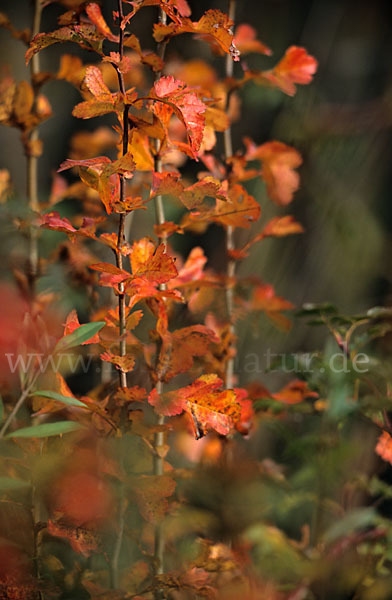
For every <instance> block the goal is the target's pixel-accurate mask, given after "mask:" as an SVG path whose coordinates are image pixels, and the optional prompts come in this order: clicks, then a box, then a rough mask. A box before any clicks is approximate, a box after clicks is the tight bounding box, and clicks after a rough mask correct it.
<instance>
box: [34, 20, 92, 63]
mask: <svg viewBox="0 0 392 600" xmlns="http://www.w3.org/2000/svg"><path fill="white" fill-rule="evenodd" d="M102 41H103V36H102V34H101V33H100V32H99V31H98V30H97V29H96V27H94V26H93V25H85V24H82V25H73V26H72V27H61V28H60V29H57V30H56V31H51V32H50V33H38V34H37V35H36V36H34V37H33V39H32V40H31V42H30V47H29V48H28V50H27V52H26V54H25V59H26V64H28V63H29V61H30V60H31V58H32V56H34V54H36V53H37V52H39V51H40V50H42V49H43V48H47V47H48V46H51V45H52V44H57V43H61V42H75V43H76V44H78V45H79V46H80V47H81V48H84V49H86V50H95V51H97V52H98V53H101V46H102Z"/></svg>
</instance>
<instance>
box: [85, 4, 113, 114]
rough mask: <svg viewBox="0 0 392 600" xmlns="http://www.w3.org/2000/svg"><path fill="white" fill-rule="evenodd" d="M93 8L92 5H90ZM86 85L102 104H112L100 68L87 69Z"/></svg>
mask: <svg viewBox="0 0 392 600" xmlns="http://www.w3.org/2000/svg"><path fill="white" fill-rule="evenodd" d="M90 6H91V5H90ZM84 83H85V84H86V87H87V89H88V90H89V91H90V92H91V93H92V95H93V96H94V97H95V98H97V100H101V101H102V102H112V94H111V91H110V90H109V88H108V87H107V85H106V84H105V83H104V80H103V77H102V73H101V71H100V70H99V69H98V67H94V66H89V67H87V69H86V75H85V77H84Z"/></svg>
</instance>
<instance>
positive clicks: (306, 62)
mask: <svg viewBox="0 0 392 600" xmlns="http://www.w3.org/2000/svg"><path fill="white" fill-rule="evenodd" d="M316 70H317V60H316V59H315V58H314V57H313V56H310V54H308V53H307V51H306V50H305V48H301V47H298V46H290V48H288V49H287V50H286V53H285V55H284V57H283V58H282V59H281V60H280V61H279V62H278V64H277V65H276V66H275V67H274V68H273V69H272V71H264V72H263V73H262V75H263V76H264V77H265V78H266V80H267V81H268V82H269V83H271V84H272V85H274V86H276V87H278V88H279V89H281V90H282V92H284V93H285V94H288V95H289V96H294V94H295V92H296V91H297V90H296V87H295V84H296V83H299V84H302V85H304V84H307V83H310V82H311V81H312V79H313V75H314V74H315V72H316Z"/></svg>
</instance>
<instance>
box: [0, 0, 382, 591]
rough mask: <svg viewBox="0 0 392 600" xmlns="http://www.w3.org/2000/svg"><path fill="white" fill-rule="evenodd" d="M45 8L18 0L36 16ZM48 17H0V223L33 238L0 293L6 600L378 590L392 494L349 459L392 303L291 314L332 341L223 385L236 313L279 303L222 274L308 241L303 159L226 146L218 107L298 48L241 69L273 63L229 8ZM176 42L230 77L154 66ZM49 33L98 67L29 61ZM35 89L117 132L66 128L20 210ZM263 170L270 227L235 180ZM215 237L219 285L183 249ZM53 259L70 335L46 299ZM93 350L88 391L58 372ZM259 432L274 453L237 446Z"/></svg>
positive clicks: (286, 88)
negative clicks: (276, 382) (54, 88)
mask: <svg viewBox="0 0 392 600" xmlns="http://www.w3.org/2000/svg"><path fill="white" fill-rule="evenodd" d="M48 4H51V2H40V0H36V16H37V15H38V16H40V11H41V10H42V9H44V8H45V7H46V5H48ZM63 4H65V5H66V7H67V9H68V10H66V11H65V12H64V13H63V14H61V15H60V16H59V19H58V25H59V27H58V28H57V29H56V30H54V31H51V32H41V31H33V34H34V35H30V33H29V32H21V31H17V30H16V29H15V28H14V27H13V25H12V24H11V22H10V21H9V19H8V18H7V17H6V16H5V15H3V14H1V15H0V25H1V26H2V27H4V28H6V29H7V30H8V31H9V32H10V34H11V35H13V36H14V37H16V38H17V39H18V40H21V41H22V42H24V43H25V44H26V45H27V50H26V53H25V59H26V64H31V65H32V68H31V78H30V80H29V81H22V82H19V83H17V82H16V81H14V79H13V78H12V76H11V75H10V74H6V75H5V77H4V78H3V79H2V81H1V83H0V122H1V123H2V124H3V125H5V126H9V127H13V128H16V129H17V130H18V131H19V132H20V136H21V141H22V144H23V147H24V151H25V155H26V164H27V170H28V173H29V179H28V190H27V196H28V207H27V209H26V210H25V212H24V214H23V218H22V217H18V219H14V221H16V225H17V227H18V228H19V231H20V235H21V236H26V237H27V238H28V239H29V242H30V246H29V252H30V254H29V257H28V265H27V267H26V268H25V270H24V271H23V269H22V270H20V269H19V270H16V271H15V273H14V275H15V281H16V284H17V288H16V286H15V287H12V286H11V285H10V284H8V283H3V284H1V289H0V293H1V296H2V298H3V299H5V300H6V306H7V309H6V310H5V312H4V313H3V314H2V315H0V324H1V327H0V349H1V352H2V356H1V358H0V376H1V385H2V391H3V396H2V398H3V399H1V402H0V423H1V429H0V446H1V451H2V456H1V475H0V494H1V498H0V522H1V523H2V526H1V527H2V529H1V534H0V538H1V539H0V590H1V591H0V596H1V597H4V598H10V599H12V598H14V599H16V598H74V599H75V600H76V599H78V598H96V599H98V598H102V599H104V598H114V599H119V600H120V599H124V600H125V599H126V598H146V599H148V598H157V599H158V598H178V599H180V598H181V599H182V598H184V599H185V598H229V599H230V598H233V599H234V598H248V599H249V600H250V599H252V598H268V599H271V600H275V599H276V600H295V599H297V600H298V599H300V598H301V599H303V600H306V599H308V600H312V599H316V598H324V597H326V595H325V589H327V590H328V592H327V593H328V597H331V598H332V597H334V598H343V597H355V598H363V599H364V600H366V599H369V598H371V597H372V596H371V594H372V591H373V590H376V592H375V593H378V596H374V597H377V598H380V599H382V598H387V597H388V593H389V592H388V585H389V583H388V582H389V581H390V577H391V572H390V567H391V563H390V560H391V556H390V549H389V542H390V537H391V534H392V524H391V520H390V519H389V518H388V515H385V514H382V511H379V510H377V505H378V504H380V503H383V502H385V501H387V500H388V499H389V498H390V497H391V489H390V486H389V485H388V484H387V483H385V482H384V481H383V480H382V479H381V478H378V477H377V476H376V475H374V468H373V465H371V464H370V465H367V466H366V467H364V466H363V461H364V460H365V458H366V457H367V460H368V462H369V459H368V457H369V455H371V456H372V457H373V458H372V459H371V461H370V462H372V461H376V457H377V455H378V456H379V457H381V459H382V460H383V461H385V462H389V463H392V437H391V435H392V426H391V424H390V421H389V418H388V409H389V403H390V395H391V392H390V385H389V383H388V378H389V373H388V366H387V365H385V364H384V363H383V361H382V359H381V358H379V357H378V356H377V352H376V350H377V347H376V344H377V343H380V342H379V340H380V339H381V338H382V337H383V336H384V335H386V334H387V333H388V332H389V331H390V316H391V314H390V311H389V309H383V308H373V309H370V310H369V311H368V312H367V313H366V314H362V315H357V316H345V315H341V314H339V312H338V311H337V309H335V308H334V307H333V306H331V305H328V304H324V305H306V306H304V307H303V310H302V311H300V312H297V318H299V317H300V316H302V317H307V318H308V320H309V323H310V325H314V326H320V325H321V326H324V327H326V328H327V330H328V332H329V333H330V337H331V345H330V346H327V348H326V349H325V352H324V353H321V352H320V353H316V354H314V355H313V356H312V357H311V363H310V362H309V360H308V357H306V356H304V355H297V354H293V355H291V356H289V357H288V358H287V360H288V361H292V363H293V364H292V365H290V367H291V366H292V368H290V369H289V371H290V372H291V373H293V374H294V375H293V376H292V377H291V378H290V380H289V381H286V382H285V383H284V384H282V386H281V388H280V389H278V390H277V391H270V390H269V389H267V387H265V385H264V383H263V382H262V381H259V380H256V381H253V382H251V383H247V384H246V386H245V385H244V386H243V387H241V385H242V381H241V380H239V378H238V377H237V379H236V377H235V373H234V365H235V358H236V356H237V353H238V349H237V346H236V341H237V336H236V331H238V328H239V327H241V323H242V322H243V319H244V318H245V317H247V316H248V315H252V316H253V317H254V319H258V317H259V315H260V314H261V313H263V314H264V315H266V316H267V317H268V318H269V319H270V320H271V321H272V323H273V324H274V325H275V326H276V327H277V328H278V329H280V330H283V331H288V330H289V329H290V327H291V319H289V317H288V316H287V313H288V312H289V311H292V309H293V308H294V306H293V304H292V303H291V302H290V301H289V300H286V299H285V298H283V297H281V296H280V295H278V294H279V292H276V291H275V288H274V287H273V286H272V285H271V284H270V283H268V282H265V281H264V280H263V279H262V278H261V277H259V275H258V274H256V275H254V276H252V277H242V276H241V274H240V273H241V272H240V271H239V268H240V265H241V264H242V262H243V261H245V260H246V258H247V256H249V254H250V253H251V252H252V251H253V248H254V247H255V246H257V245H259V244H261V243H262V242H264V240H265V239H267V238H284V237H286V236H290V235H295V234H302V233H303V232H304V228H303V226H302V224H301V223H299V222H298V221H297V220H296V219H295V218H294V217H293V216H292V215H290V214H286V212H284V211H285V210H286V207H287V205H289V204H290V203H291V202H292V200H293V197H294V194H295V192H296V191H297V190H298V188H299V185H300V175H299V172H298V169H299V167H300V166H301V164H302V160H303V159H302V157H301V154H300V152H299V151H298V150H297V149H296V148H293V147H291V146H290V145H288V144H286V143H285V142H282V141H278V140H268V141H264V142H263V143H262V144H259V145H258V144H257V143H256V142H255V141H253V140H252V139H250V138H249V137H246V138H244V140H243V147H241V148H239V149H236V150H235V151H233V150H232V148H231V146H232V140H231V124H232V122H233V120H234V116H233V110H232V103H233V102H235V101H238V94H239V92H240V90H241V89H242V88H243V86H245V85H246V84H247V83H248V82H250V81H251V82H253V83H255V84H257V85H261V86H264V87H266V88H271V87H272V88H275V89H276V90H279V91H280V92H282V93H284V94H286V95H287V96H294V95H295V94H296V92H297V87H296V86H297V85H306V84H309V83H311V81H312V77H313V75H314V74H315V72H316V69H317V61H316V59H315V58H314V57H312V56H311V55H310V54H309V53H308V52H307V50H306V49H304V48H302V47H298V46H290V47H289V48H288V49H287V50H286V52H285V54H284V56H283V58H281V60H279V61H278V62H277V63H276V64H275V66H273V67H272V68H270V69H268V70H267V69H265V70H258V71H256V70H251V69H249V68H248V66H247V63H246V62H245V61H244V60H243V56H245V55H247V54H260V55H262V56H265V57H269V56H270V55H271V50H270V49H269V48H268V46H267V45H266V44H264V43H263V42H262V41H261V40H259V39H257V33H256V31H255V30H254V29H253V27H251V26H250V25H247V24H241V25H239V26H238V27H236V28H235V24H234V22H233V19H232V16H233V9H234V8H235V0H230V3H229V12H230V15H229V14H225V13H223V12H221V11H220V10H217V9H212V10H208V11H207V12H206V13H205V14H204V15H202V16H201V18H200V19H199V20H193V18H192V15H191V10H190V7H189V6H188V3H187V2H186V0H169V1H167V0H166V1H164V0H138V1H136V2H130V1H129V0H118V6H117V11H114V12H113V20H112V22H107V21H106V20H105V18H104V16H103V14H102V11H101V8H100V6H99V5H98V4H97V3H95V2H88V3H80V2H77V1H71V0H70V1H67V2H63ZM150 7H153V8H152V9H150ZM144 10H146V11H148V10H155V11H156V12H157V14H159V18H158V19H157V22H156V23H155V24H154V26H153V30H152V37H153V39H154V43H156V48H155V50H154V51H152V50H144V49H143V48H142V46H141V44H140V41H139V39H138V37H137V36H136V35H135V34H134V33H131V31H134V30H136V29H137V28H136V26H134V25H133V24H134V23H138V22H139V21H137V16H136V15H137V14H138V13H139V11H144ZM38 20H39V19H38ZM183 34H186V35H189V34H191V35H194V36H196V37H197V39H199V40H201V41H202V42H206V43H207V45H208V46H207V47H208V52H212V53H215V55H217V56H218V57H219V56H220V57H222V58H221V62H222V65H223V64H224V63H225V65H226V70H225V76H224V77H222V78H221V79H220V80H219V79H218V76H217V74H216V73H215V72H214V71H213V69H212V67H211V66H210V65H209V64H208V63H207V62H205V61H202V60H195V61H189V62H188V63H183V64H181V65H175V64H172V63H170V61H166V62H165V58H166V55H165V50H166V47H167V45H168V44H169V43H170V40H172V39H173V38H176V37H177V36H180V35H183ZM63 43H72V44H76V45H77V46H78V48H81V49H82V50H88V51H90V52H92V53H94V54H92V55H91V56H92V58H91V60H92V61H93V64H84V63H83V62H82V60H81V59H80V58H79V57H78V56H76V55H73V54H67V53H65V54H62V56H61V63H60V66H59V69H58V71H57V73H47V72H42V71H40V70H39V69H38V70H37V65H39V63H38V62H37V60H38V57H39V53H40V52H41V51H45V52H50V51H51V50H50V47H51V46H53V45H54V44H63ZM47 48H49V50H46V49H47ZM67 51H68V46H67ZM83 56H84V57H85V56H86V54H85V53H84V54H83ZM265 60H266V61H267V60H270V59H269V58H266V59H265ZM97 61H98V62H97ZM233 67H235V69H234V70H233ZM50 80H53V81H56V80H65V81H66V82H68V84H69V85H72V86H74V87H75V88H76V89H77V90H78V92H79V93H80V96H81V100H80V101H78V102H77V103H76V104H75V106H74V108H73V111H72V114H73V116H74V117H75V118H76V119H81V120H83V121H85V120H88V119H101V118H102V119H104V122H105V123H110V124H111V127H110V128H109V127H107V126H106V125H105V126H100V124H99V123H100V121H98V120H97V121H94V123H95V124H96V125H97V128H96V129H95V130H93V129H89V130H84V131H83V132H82V133H81V132H80V131H77V132H76V133H75V134H74V136H73V139H72V140H71V151H70V155H69V158H65V160H64V161H63V162H62V163H61V164H60V165H59V168H58V171H57V174H55V176H54V181H53V188H52V194H51V196H50V198H48V199H46V200H45V201H43V200H41V202H40V203H39V205H38V206H37V202H36V190H35V191H34V185H33V181H34V180H35V178H36V168H37V159H38V158H39V156H40V155H41V154H42V152H43V151H44V149H43V147H42V143H41V141H40V140H39V137H38V126H39V125H40V124H41V123H42V122H43V121H44V120H46V119H48V118H49V117H50V115H51V113H52V108H51V107H50V105H49V102H48V100H47V99H46V97H45V96H44V94H43V93H42V91H41V88H42V87H43V86H44V85H45V84H46V83H47V82H48V81H50ZM54 110H56V109H55V108H54ZM78 136H79V137H78ZM80 136H82V143H80ZM221 138H222V139H223V147H224V150H223V152H222V150H221V144H220V139H221ZM190 165H191V166H190ZM59 173H64V174H62V175H59ZM189 173H193V174H195V173H196V177H195V178H194V179H190V177H189ZM3 179H4V181H8V180H7V177H4V178H3ZM259 179H260V180H261V181H262V182H263V184H264V185H265V189H266V193H267V195H268V197H269V199H270V200H271V202H272V205H271V206H275V209H276V210H278V211H279V212H277V213H276V214H275V213H274V214H275V216H273V217H271V218H269V217H268V218H266V217H265V216H264V207H263V210H261V206H260V201H259V199H258V198H255V197H254V196H252V194H251V193H250V191H249V190H250V187H249V182H250V181H252V180H259ZM5 187H6V188H7V190H6V192H7V193H6V194H5V195H6V196H9V195H10V193H9V189H8V187H9V186H8V184H7V185H6V186H5ZM75 199H76V200H77V207H78V208H77V212H74V213H72V210H68V208H67V207H68V205H69V206H71V205H72V202H73V200H75ZM10 205H11V203H10ZM152 205H155V210H156V215H157V216H156V223H155V227H154V229H153V230H152V229H151V230H150V231H148V232H145V231H144V232H143V234H142V235H137V236H136V235H135V232H134V230H135V229H136V227H133V219H137V216H138V215H139V214H143V213H145V214H146V213H149V212H151V211H152V209H153V206H152ZM6 207H7V204H6ZM10 214H11V209H10ZM169 214H170V219H171V218H172V215H174V217H173V220H169V216H168V215H169ZM166 217H167V218H166ZM10 220H13V219H11V218H10ZM213 227H215V228H216V230H218V229H219V230H222V232H223V236H224V238H225V249H224V250H223V249H222V252H224V253H225V261H226V270H225V272H215V271H213V270H212V269H211V268H210V267H209V265H208V264H207V257H206V256H205V253H204V250H203V248H202V247H200V246H198V245H196V244H195V243H194V239H193V237H192V236H193V235H195V234H196V235H198V234H202V233H204V232H205V231H206V230H207V229H208V228H213ZM142 229H143V228H142ZM49 236H52V237H49ZM180 236H184V237H186V239H187V240H189V247H191V250H190V251H189V252H188V255H187V256H186V257H184V258H182V257H181V256H180V255H179V253H178V252H177V251H176V248H177V247H176V240H177V239H179V238H180ZM47 240H54V242H53V247H52V251H49V252H48V250H47V248H48V246H50V243H49V242H47ZM279 243H284V242H283V241H282V242H281V241H279ZM64 256H66V257H67V258H66V260H67V262H68V275H69V278H70V279H71V280H72V282H73V285H74V286H75V288H76V289H77V290H78V292H81V293H83V294H84V295H85V297H86V298H87V301H86V306H88V308H89V311H88V315H84V317H85V319H83V320H88V321H89V322H88V323H85V324H80V322H79V317H78V314H77V311H76V310H75V308H72V310H71V311H70V312H68V314H65V313H64V310H63V308H62V307H61V298H60V297H59V295H56V292H55V291H53V290H51V289H47V288H45V283H44V282H45V275H46V274H47V273H48V272H49V270H50V269H51V268H56V265H57V264H58V263H59V262H60V260H61V257H64ZM332 343H333V344H335V347H333V346H332ZM364 348H366V354H365V351H364ZM369 348H370V351H372V352H373V354H370V353H368V349H369ZM336 349H337V350H338V352H336ZM3 355H4V359H3ZM370 356H371V358H369V357H370ZM10 357H11V360H10ZM87 358H88V359H89V361H90V362H89V363H88V365H89V366H88V368H87V370H85V372H84V375H85V377H84V381H87V382H88V386H89V389H88V390H87V391H83V392H82V391H81V390H80V388H78V386H74V385H73V384H72V383H71V380H72V377H71V375H74V374H75V373H76V372H77V371H78V369H79V371H80V370H83V368H84V366H85V364H86V363H85V362H83V360H84V359H87ZM285 358H286V357H285ZM336 361H338V362H336ZM365 362H366V369H365V368H362V367H363V366H364V363H365ZM367 362H370V364H367ZM11 365H14V367H15V368H11ZM91 365H93V366H92V367H91ZM284 365H285V368H283V365H282V364H279V361H278V362H277V365H273V366H274V367H278V368H279V367H280V368H282V370H287V367H288V365H287V362H286V360H285V362H284ZM89 367H90V370H88V369H89ZM80 368H81V369H80ZM94 369H97V370H98V373H99V374H100V378H99V379H98V377H95V376H94V374H93V371H94ZM73 390H75V391H73ZM364 432H366V435H367V441H366V443H365V442H363V440H362V439H361V437H362V436H363V435H364ZM260 433H261V437H260ZM257 435H259V438H257ZM263 437H264V438H267V439H270V440H271V446H275V447H276V452H275V457H276V460H272V458H270V457H269V456H268V453H266V452H265V449H260V447H258V445H257V444H256V443H254V440H256V439H261V438H263ZM369 449H370V452H369ZM373 449H374V450H375V453H374V452H373ZM369 594H370V595H369Z"/></svg>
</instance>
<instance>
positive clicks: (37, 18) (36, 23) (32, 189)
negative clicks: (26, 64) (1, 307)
mask: <svg viewBox="0 0 392 600" xmlns="http://www.w3.org/2000/svg"><path fill="white" fill-rule="evenodd" d="M41 13H42V4H41V1H40V0H35V1H34V15H33V27H32V32H31V37H32V38H33V37H34V36H35V35H37V33H39V30H40V25H41ZM39 70H40V64H39V53H38V52H37V53H36V54H34V56H33V57H32V59H31V63H30V77H31V83H32V87H33V90H34V96H35V101H34V103H36V100H37V94H38V89H37V84H36V79H35V78H36V76H37V75H38V74H39ZM38 139H39V132H38V127H34V129H32V130H31V131H30V133H29V136H28V142H29V144H28V150H27V165H26V167H27V198H28V202H29V208H30V209H31V210H32V211H33V212H38V211H39V198H38V157H37V156H32V154H31V150H32V147H33V146H34V143H36V142H37V141H38ZM38 265H39V256H38V231H37V229H36V228H35V227H34V226H32V227H30V232H29V257H28V281H29V285H30V294H31V296H34V291H35V284H36V280H37V276H38Z"/></svg>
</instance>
